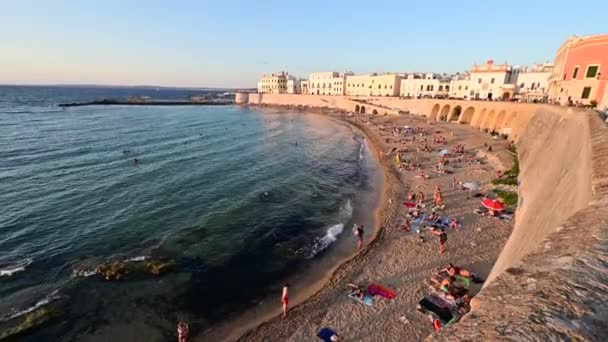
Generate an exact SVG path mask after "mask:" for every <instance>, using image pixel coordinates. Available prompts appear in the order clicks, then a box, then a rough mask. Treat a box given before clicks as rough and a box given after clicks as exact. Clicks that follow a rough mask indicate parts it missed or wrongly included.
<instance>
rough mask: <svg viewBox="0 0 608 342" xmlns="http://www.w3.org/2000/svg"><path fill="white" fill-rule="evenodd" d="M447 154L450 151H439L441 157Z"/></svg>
mask: <svg viewBox="0 0 608 342" xmlns="http://www.w3.org/2000/svg"><path fill="white" fill-rule="evenodd" d="M446 154H448V150H446V149H443V150H441V151H439V155H440V156H445V155H446Z"/></svg>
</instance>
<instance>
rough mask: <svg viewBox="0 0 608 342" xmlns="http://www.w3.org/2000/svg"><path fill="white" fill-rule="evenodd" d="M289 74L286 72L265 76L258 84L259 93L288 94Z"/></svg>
mask: <svg viewBox="0 0 608 342" xmlns="http://www.w3.org/2000/svg"><path fill="white" fill-rule="evenodd" d="M287 77H288V75H287V73H286V72H284V71H281V72H278V73H276V74H271V75H264V76H262V79H261V80H260V81H259V82H258V93H262V94H284V93H287Z"/></svg>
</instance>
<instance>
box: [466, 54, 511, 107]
mask: <svg viewBox="0 0 608 342" xmlns="http://www.w3.org/2000/svg"><path fill="white" fill-rule="evenodd" d="M516 79H517V73H516V71H514V70H513V68H512V67H511V66H510V65H508V64H494V61H493V60H491V59H490V60H488V61H487V63H486V65H474V66H473V69H471V88H472V89H471V90H470V91H469V98H473V99H484V100H498V99H502V100H509V99H511V98H512V97H513V95H515V90H516V88H515V81H516Z"/></svg>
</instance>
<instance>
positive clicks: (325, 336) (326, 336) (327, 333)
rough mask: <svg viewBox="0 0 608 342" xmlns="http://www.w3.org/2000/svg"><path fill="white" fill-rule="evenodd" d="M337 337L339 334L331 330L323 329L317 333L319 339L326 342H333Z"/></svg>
mask: <svg viewBox="0 0 608 342" xmlns="http://www.w3.org/2000/svg"><path fill="white" fill-rule="evenodd" d="M334 335H337V333H336V332H335V331H333V330H331V329H329V328H323V329H321V330H319V332H318V333H317V337H318V338H320V339H322V340H323V341H325V342H332V340H331V337H332V336H334Z"/></svg>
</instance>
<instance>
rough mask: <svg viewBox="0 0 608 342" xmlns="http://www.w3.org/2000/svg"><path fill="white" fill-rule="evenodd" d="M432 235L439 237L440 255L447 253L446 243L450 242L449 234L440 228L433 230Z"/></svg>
mask: <svg viewBox="0 0 608 342" xmlns="http://www.w3.org/2000/svg"><path fill="white" fill-rule="evenodd" d="M431 234H433V235H435V236H437V237H439V254H443V252H445V243H446V242H448V234H447V233H446V232H445V231H444V230H443V229H440V228H432V229H431Z"/></svg>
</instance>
